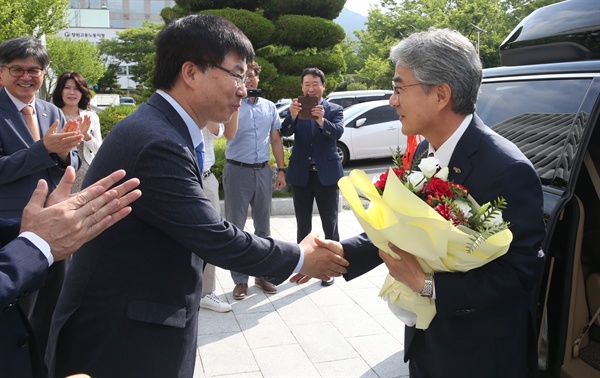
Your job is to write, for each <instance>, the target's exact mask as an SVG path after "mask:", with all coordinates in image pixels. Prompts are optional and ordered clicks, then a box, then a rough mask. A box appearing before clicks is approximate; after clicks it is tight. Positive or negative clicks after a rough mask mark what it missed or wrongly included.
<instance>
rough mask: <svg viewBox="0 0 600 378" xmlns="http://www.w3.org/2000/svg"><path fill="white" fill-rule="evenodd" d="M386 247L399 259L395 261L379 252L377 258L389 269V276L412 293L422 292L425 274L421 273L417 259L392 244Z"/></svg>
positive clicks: (393, 258)
mask: <svg viewBox="0 0 600 378" xmlns="http://www.w3.org/2000/svg"><path fill="white" fill-rule="evenodd" d="M388 246H389V247H390V248H391V249H392V252H394V253H395V254H397V255H398V256H399V257H400V258H399V259H396V258H395V257H392V256H391V255H389V254H388V253H386V252H384V251H382V250H379V257H381V259H382V260H383V262H384V263H385V265H386V266H387V268H388V269H389V271H390V275H391V276H392V277H394V279H395V280H396V281H399V282H402V283H403V284H405V285H406V286H408V287H410V288H411V289H412V290H413V291H414V292H416V293H420V292H422V291H423V285H424V283H425V273H424V272H423V268H421V265H419V262H418V261H417V258H416V257H415V256H413V255H411V254H410V253H408V252H406V251H403V250H401V249H400V248H398V247H396V246H395V245H394V244H392V243H388Z"/></svg>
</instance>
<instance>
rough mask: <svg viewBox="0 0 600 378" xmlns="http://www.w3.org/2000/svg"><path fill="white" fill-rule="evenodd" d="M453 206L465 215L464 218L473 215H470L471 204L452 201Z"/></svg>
mask: <svg viewBox="0 0 600 378" xmlns="http://www.w3.org/2000/svg"><path fill="white" fill-rule="evenodd" d="M454 204H455V205H456V207H458V208H459V209H460V211H462V212H463V214H465V217H467V218H470V217H471V216H472V215H473V213H471V204H469V203H468V202H466V201H454Z"/></svg>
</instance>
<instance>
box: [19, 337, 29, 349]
mask: <svg viewBox="0 0 600 378" xmlns="http://www.w3.org/2000/svg"><path fill="white" fill-rule="evenodd" d="M27 344H29V336H23V337H21V338H19V341H18V342H17V347H18V348H24V347H26V346H27Z"/></svg>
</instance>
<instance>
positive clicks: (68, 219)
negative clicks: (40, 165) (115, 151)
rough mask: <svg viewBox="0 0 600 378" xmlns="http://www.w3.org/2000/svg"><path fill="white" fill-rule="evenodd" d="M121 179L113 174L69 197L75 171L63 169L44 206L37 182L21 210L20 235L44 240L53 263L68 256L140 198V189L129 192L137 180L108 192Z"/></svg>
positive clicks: (122, 173) (43, 186)
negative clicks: (24, 233) (25, 233)
mask: <svg viewBox="0 0 600 378" xmlns="http://www.w3.org/2000/svg"><path fill="white" fill-rule="evenodd" d="M123 177H125V171H123V170H119V171H116V172H113V173H112V174H110V175H109V176H107V177H105V178H103V179H102V180H100V181H98V182H96V183H95V184H93V185H92V186H90V187H89V188H86V189H84V190H82V191H81V192H79V193H76V194H73V195H70V196H69V194H68V193H69V191H70V189H71V186H72V185H73V182H74V180H75V170H74V169H73V167H67V169H66V171H65V175H64V176H63V178H62V179H61V181H60V183H59V184H58V186H57V188H56V190H55V191H54V192H53V193H52V194H51V195H50V197H49V198H48V205H47V207H44V202H45V200H46V195H47V193H48V184H47V183H46V181H44V180H40V181H38V185H37V188H36V189H35V191H34V192H33V195H32V196H31V199H30V200H29V203H28V204H27V206H25V209H24V210H23V217H22V219H21V232H25V231H30V232H33V233H35V234H36V235H38V236H39V237H41V238H42V239H44V240H45V241H46V242H47V243H48V244H49V245H50V250H51V252H52V255H53V256H54V260H56V261H58V260H62V259H64V258H66V257H68V256H70V255H71V254H73V253H74V252H75V251H76V250H77V249H79V247H81V246H82V245H83V244H84V243H87V242H88V241H90V240H92V239H93V238H95V237H96V236H98V235H99V234H100V233H102V232H103V231H104V230H106V229H107V228H108V227H110V226H112V225H113V224H115V223H117V222H118V221H120V220H121V219H123V218H125V217H126V216H127V215H128V214H129V213H130V212H131V207H129V206H128V205H129V204H130V203H132V202H133V201H135V200H136V199H138V198H139V197H140V196H141V195H142V192H141V191H140V190H137V189H136V190H133V189H134V188H136V187H137V186H138V185H139V184H140V181H139V180H138V179H135V178H134V179H130V180H128V181H126V182H124V183H123V184H121V185H119V186H117V187H115V188H114V189H111V190H108V189H109V188H110V187H111V186H112V185H113V184H114V183H116V182H117V181H119V180H121V179H122V178H123ZM132 190H133V191H132Z"/></svg>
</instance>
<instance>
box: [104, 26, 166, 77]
mask: <svg viewBox="0 0 600 378" xmlns="http://www.w3.org/2000/svg"><path fill="white" fill-rule="evenodd" d="M161 28H162V25H161V24H157V23H154V22H148V21H145V22H144V23H143V24H142V27H139V28H129V29H126V30H124V31H122V32H120V33H117V37H116V38H113V39H103V40H102V41H101V42H100V44H99V48H100V51H101V52H102V54H104V55H106V56H109V57H111V58H113V60H111V61H110V62H109V63H110V64H115V65H117V66H118V65H119V64H120V63H123V62H127V63H135V65H133V66H130V67H129V74H130V75H131V78H132V80H133V81H135V82H138V83H144V84H147V83H149V82H150V80H151V79H152V72H154V60H153V59H152V57H153V56H154V55H153V54H154V53H155V51H156V47H155V46H154V39H155V38H156V36H157V35H158V32H159V31H160V30H161Z"/></svg>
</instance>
